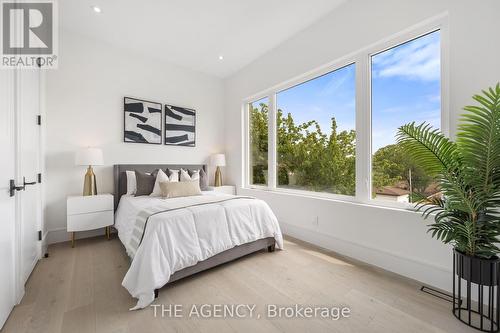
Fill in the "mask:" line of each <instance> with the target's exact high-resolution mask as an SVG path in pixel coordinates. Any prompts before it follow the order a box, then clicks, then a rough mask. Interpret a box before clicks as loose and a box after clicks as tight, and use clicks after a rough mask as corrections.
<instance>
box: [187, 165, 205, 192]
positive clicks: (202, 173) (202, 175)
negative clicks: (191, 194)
mask: <svg viewBox="0 0 500 333" xmlns="http://www.w3.org/2000/svg"><path fill="white" fill-rule="evenodd" d="M189 174H190V175H191V171H189ZM199 174H200V189H201V190H202V191H208V175H207V173H206V172H205V170H203V169H200V170H199ZM191 177H193V176H192V175H191Z"/></svg>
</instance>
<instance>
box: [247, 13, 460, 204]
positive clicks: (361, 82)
mask: <svg viewBox="0 0 500 333" xmlns="http://www.w3.org/2000/svg"><path fill="white" fill-rule="evenodd" d="M437 30H439V31H440V58H441V59H440V66H441V69H440V71H441V72H440V76H441V77H440V80H441V81H440V86H441V128H440V130H441V132H442V133H443V134H444V135H446V136H447V137H450V136H451V134H453V133H450V113H449V28H448V14H447V13H444V14H441V15H438V16H435V17H433V18H430V19H428V20H425V21H423V22H421V23H419V24H416V25H414V26H412V27H410V28H407V29H405V30H403V31H401V32H399V33H396V34H394V35H392V36H390V37H388V38H385V39H383V40H381V41H378V42H376V43H374V44H372V45H369V46H368V47H365V48H363V49H361V50H358V51H356V52H353V53H351V54H348V55H346V56H344V57H342V58H340V59H337V60H335V61H332V62H330V63H327V64H325V65H322V66H320V67H319V68H316V69H314V70H311V71H308V72H306V73H304V74H301V75H298V76H296V77H294V78H292V79H290V80H287V81H285V82H283V83H280V84H277V85H275V86H273V87H271V88H269V89H266V90H264V91H261V92H259V93H257V94H254V95H252V96H250V97H248V98H245V99H243V101H242V113H243V121H242V127H243V142H242V143H243V146H242V148H243V152H244V153H243V161H242V163H243V174H242V176H243V177H242V184H241V185H242V187H243V188H246V189H256V190H266V191H273V192H276V193H288V194H296V195H301V196H307V197H318V198H325V199H331V200H336V201H345V202H355V203H359V204H367V205H370V206H380V207H386V208H397V209H406V210H414V204H411V203H401V202H390V201H384V200H377V199H374V198H372V196H371V191H372V103H371V101H372V87H371V82H372V78H371V70H372V68H371V59H372V56H374V55H376V54H379V53H381V52H384V51H387V50H389V49H391V48H394V47H397V46H399V45H401V44H404V43H406V42H409V41H412V40H414V39H418V38H419V37H422V36H424V35H427V34H429V33H432V32H434V31H437ZM351 64H354V65H355V101H356V106H355V119H356V122H355V128H354V129H355V131H356V162H355V163H356V166H355V169H356V178H355V179H356V189H355V195H354V196H349V195H343V194H334V193H326V192H314V191H306V190H298V189H287V188H279V187H277V186H276V185H277V184H276V177H277V167H278V165H277V147H276V144H277V137H276V135H277V129H276V95H277V94H278V93H279V92H281V91H283V90H286V89H289V88H292V87H294V86H297V85H300V84H302V83H304V82H307V81H310V80H313V79H315V78H317V77H320V76H322V75H325V74H327V73H330V72H333V71H335V70H338V69H340V68H343V67H345V66H348V65H351ZM266 97H267V98H268V99H269V124H268V129H269V139H268V142H269V147H268V154H269V156H268V184H267V186H264V185H253V184H250V179H251V178H250V165H249V163H250V155H249V153H250V140H249V138H250V133H249V130H250V127H249V124H250V122H249V121H250V118H249V107H248V105H249V104H250V103H252V102H255V101H258V100H260V99H262V98H266Z"/></svg>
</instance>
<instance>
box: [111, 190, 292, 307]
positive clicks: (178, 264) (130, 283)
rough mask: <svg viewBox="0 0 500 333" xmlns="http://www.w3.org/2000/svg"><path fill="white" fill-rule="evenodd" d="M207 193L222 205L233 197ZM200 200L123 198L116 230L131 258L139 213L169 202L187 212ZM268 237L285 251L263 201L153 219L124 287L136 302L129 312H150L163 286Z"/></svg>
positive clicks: (230, 203) (241, 201)
mask: <svg viewBox="0 0 500 333" xmlns="http://www.w3.org/2000/svg"><path fill="white" fill-rule="evenodd" d="M203 193H204V194H203V195H211V196H213V195H216V196H218V197H220V198H221V199H223V198H231V197H233V196H230V195H226V194H220V193H215V192H203ZM201 199H203V198H200V196H194V197H182V198H171V199H162V198H154V197H147V196H141V197H133V196H127V195H124V196H122V198H121V199H120V204H119V206H118V210H117V212H116V218H115V228H116V229H117V230H118V237H119V238H120V240H121V242H122V243H123V245H124V246H125V249H126V250H127V253H128V254H129V255H131V254H132V251H131V249H130V248H129V240H130V238H131V234H132V231H133V229H134V224H135V221H136V217H137V214H138V213H139V212H140V211H141V210H143V209H145V208H147V207H150V206H151V205H158V204H165V205H167V206H168V203H170V202H171V203H174V204H175V205H178V204H184V203H185V205H186V206H188V205H190V204H196V203H199V202H200V200H201ZM165 200H167V201H168V202H165ZM174 201H175V202H174ZM266 237H274V238H275V240H276V246H277V247H278V248H279V249H282V248H283V237H282V234H281V230H280V227H279V224H278V220H277V219H276V216H275V215H274V214H273V212H272V211H271V209H270V208H269V206H268V205H267V204H266V203H265V202H264V201H262V200H259V199H253V198H238V199H235V200H228V201H223V202H220V203H210V204H204V205H199V206H194V207H187V208H183V209H179V210H173V211H167V212H162V213H159V214H155V215H152V216H151V217H150V218H149V220H148V223H147V227H146V230H145V232H144V236H143V239H142V242H141V245H140V246H139V248H138V250H137V252H136V253H135V256H134V257H133V259H132V263H131V265H130V268H129V270H128V271H127V274H126V275H125V277H124V279H123V282H122V285H123V286H124V287H125V288H126V289H127V290H128V291H129V293H130V294H131V295H132V296H133V297H135V298H138V301H137V305H136V306H135V307H134V308H132V309H131V310H135V309H139V308H144V307H146V306H148V305H149V304H150V303H151V302H152V301H153V300H154V290H155V289H158V288H161V287H162V286H164V285H165V284H166V283H167V282H168V280H169V279H170V276H171V275H172V274H174V273H175V272H177V271H179V270H181V269H183V268H186V267H189V266H192V265H195V264H196V263H198V262H199V261H202V260H205V259H207V258H209V257H211V256H214V255H216V254H218V253H220V252H223V251H225V250H228V249H231V248H233V247H235V246H237V245H241V244H245V243H249V242H252V241H255V240H258V239H261V238H266Z"/></svg>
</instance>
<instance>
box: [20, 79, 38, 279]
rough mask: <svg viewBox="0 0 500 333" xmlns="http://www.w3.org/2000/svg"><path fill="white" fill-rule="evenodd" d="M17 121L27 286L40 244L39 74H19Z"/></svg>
mask: <svg viewBox="0 0 500 333" xmlns="http://www.w3.org/2000/svg"><path fill="white" fill-rule="evenodd" d="M17 79H18V82H17V87H18V89H19V90H18V91H19V93H18V99H17V101H18V107H17V112H18V119H19V120H20V121H19V122H18V125H17V130H18V133H17V138H18V141H17V142H18V144H17V149H18V150H17V154H18V170H19V172H18V179H17V180H18V182H19V184H23V185H24V186H25V189H24V190H22V191H19V192H17V194H18V195H19V196H18V200H19V203H20V204H19V219H20V226H21V230H20V231H21V232H20V234H21V239H20V241H21V278H22V280H21V283H22V285H24V283H26V281H27V279H28V277H29V276H30V274H31V272H32V271H33V268H34V267H35V264H36V262H37V261H38V259H40V252H41V244H40V242H39V241H38V231H39V230H41V227H40V221H41V205H40V203H41V200H40V199H41V197H40V185H39V184H38V181H37V179H38V173H39V172H40V161H39V159H40V154H39V150H40V126H39V125H38V123H37V117H38V116H39V114H40V71H39V70H38V69H21V70H19V71H18V76H17Z"/></svg>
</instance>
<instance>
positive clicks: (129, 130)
mask: <svg viewBox="0 0 500 333" xmlns="http://www.w3.org/2000/svg"><path fill="white" fill-rule="evenodd" d="M161 106H162V105H161V103H155V102H150V101H145V100H141V99H137V98H132V97H124V99H123V111H124V123H123V126H124V131H123V133H124V135H123V141H124V142H137V143H150V144H157V145H161V123H162V122H161V111H162V110H161V109H162V107H161Z"/></svg>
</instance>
